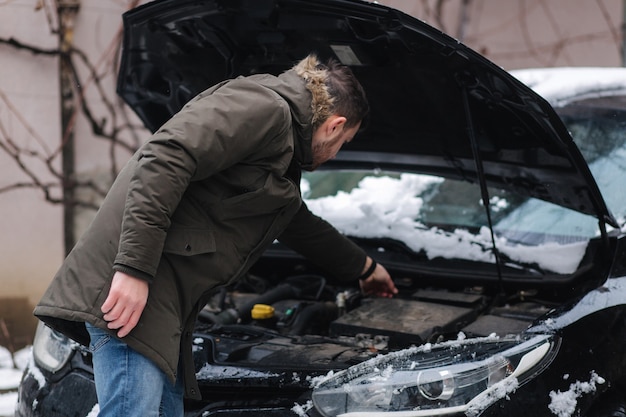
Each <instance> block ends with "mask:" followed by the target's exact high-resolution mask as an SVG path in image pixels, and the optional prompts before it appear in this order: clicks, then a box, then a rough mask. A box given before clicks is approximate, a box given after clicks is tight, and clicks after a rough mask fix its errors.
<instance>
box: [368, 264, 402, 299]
mask: <svg viewBox="0 0 626 417" xmlns="http://www.w3.org/2000/svg"><path fill="white" fill-rule="evenodd" d="M370 261H371V259H369V258H368V260H367V265H366V266H368V265H369V264H370ZM359 285H360V286H361V291H362V292H363V294H366V295H369V294H373V295H376V296H378V297H385V298H391V297H393V296H394V295H396V294H397V293H398V289H397V288H396V285H395V284H394V283H393V281H392V279H391V276H390V275H389V272H387V270H386V269H385V267H384V266H382V265H381V264H377V265H376V269H374V272H373V273H372V275H370V276H369V277H367V278H366V279H363V280H360V281H359Z"/></svg>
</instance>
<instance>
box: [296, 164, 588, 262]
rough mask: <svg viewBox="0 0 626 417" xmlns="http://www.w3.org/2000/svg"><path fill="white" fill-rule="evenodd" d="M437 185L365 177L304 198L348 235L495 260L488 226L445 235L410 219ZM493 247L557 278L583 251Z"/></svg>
mask: <svg viewBox="0 0 626 417" xmlns="http://www.w3.org/2000/svg"><path fill="white" fill-rule="evenodd" d="M440 181H443V180H442V179H441V178H436V177H431V176H426V175H416V174H406V173H405V174H402V175H401V176H400V177H399V178H392V177H389V176H380V177H365V178H364V179H363V180H361V181H360V182H359V184H358V186H357V187H355V188H353V189H352V190H350V191H349V192H345V191H339V192H338V193H337V194H335V195H332V196H326V197H320V198H315V199H306V198H305V201H306V204H307V206H308V207H309V209H310V210H311V211H312V212H313V213H315V214H317V215H318V216H320V217H322V218H324V219H325V220H327V221H328V222H330V223H331V224H332V225H334V226H335V227H336V228H337V229H338V230H340V231H341V232H342V233H344V234H347V235H350V236H354V237H363V238H392V239H396V240H399V241H402V242H404V243H405V244H406V245H407V246H408V247H409V248H411V249H412V250H413V251H415V252H420V251H423V252H424V253H425V254H426V255H427V256H428V258H429V259H433V258H437V257H440V258H447V259H464V260H471V261H481V262H494V261H495V258H494V255H493V253H492V251H491V250H490V248H491V247H492V242H491V235H490V233H489V229H488V228H487V227H483V228H482V229H481V230H480V232H479V233H478V234H472V233H470V232H468V231H467V230H463V229H457V230H455V231H454V232H448V231H443V230H441V229H438V228H435V227H431V228H428V227H426V226H425V225H424V224H422V223H420V222H419V221H418V220H416V219H415V215H416V213H419V211H420V208H421V206H422V205H423V200H422V198H420V197H419V195H420V193H422V192H423V191H424V190H426V189H427V188H428V187H429V186H431V185H433V183H436V182H440ZM308 189H310V185H309V184H308V183H307V182H306V180H303V184H302V191H303V195H305V196H306V195H307V190H308ZM496 244H497V247H498V250H499V251H500V252H501V253H503V254H505V255H506V256H508V257H509V258H510V259H512V260H514V261H518V262H523V263H528V264H532V263H536V264H537V265H538V266H539V267H540V268H542V269H544V270H549V271H552V272H556V273H560V274H567V273H572V272H574V271H576V268H577V267H578V265H579V263H580V261H581V259H582V257H583V255H584V254H585V250H586V247H587V242H586V241H583V242H576V243H570V244H559V243H554V242H550V243H544V244H541V245H537V246H523V245H517V244H511V243H510V242H508V241H507V239H505V238H502V237H499V238H497V239H496Z"/></svg>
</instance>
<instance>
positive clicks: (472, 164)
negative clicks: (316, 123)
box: [118, 0, 616, 225]
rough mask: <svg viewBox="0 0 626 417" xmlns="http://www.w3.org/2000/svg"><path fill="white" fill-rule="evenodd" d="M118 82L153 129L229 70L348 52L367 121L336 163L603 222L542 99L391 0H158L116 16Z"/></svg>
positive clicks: (265, 68)
mask: <svg viewBox="0 0 626 417" xmlns="http://www.w3.org/2000/svg"><path fill="white" fill-rule="evenodd" d="M124 25H125V34H124V49H123V54H122V63H121V68H120V73H119V79H118V93H119V94H120V95H121V96H122V97H123V98H124V100H125V101H126V102H127V103H128V104H129V105H130V106H131V107H132V108H133V109H134V110H135V111H136V113H137V114H138V115H139V117H140V118H141V119H142V120H143V122H144V123H145V125H146V126H147V127H148V128H149V129H151V130H153V131H154V130H156V129H158V127H159V126H160V125H161V124H162V123H163V122H165V121H166V120H167V119H168V118H169V117H171V116H172V115H173V114H174V113H176V112H177V111H178V110H179V109H180V108H181V107H182V106H183V105H184V104H185V103H186V102H187V101H188V100H189V99H191V98H192V97H193V96H194V95H196V94H197V93H199V92H200V91H202V90H203V89H205V88H207V87H209V86H211V85H213V84H215V83H217V82H219V81H221V80H223V79H227V78H232V77H236V76H239V75H248V74H254V73H264V72H267V73H273V74H278V73H280V72H282V71H284V70H286V69H288V68H290V67H292V66H293V65H294V64H295V63H296V62H297V61H298V60H300V59H302V58H303V57H304V56H306V55H307V54H308V53H311V52H314V53H316V54H318V56H319V57H320V58H321V59H327V58H330V57H333V58H336V59H338V60H340V61H341V62H342V63H344V64H347V65H349V66H350V67H351V68H352V70H353V71H354V73H355V74H356V76H357V77H358V78H359V80H360V81H361V83H362V84H363V86H364V88H365V90H366V92H367V94H368V97H369V100H370V104H371V120H370V123H369V125H368V128H367V129H366V130H365V131H364V132H363V133H361V134H359V136H358V138H357V140H354V141H353V142H352V143H350V144H348V145H346V146H345V147H344V150H343V151H342V152H340V155H339V158H338V160H337V161H336V162H335V163H339V162H341V163H344V164H345V163H347V164H351V165H356V166H374V167H385V166H395V167H402V168H404V169H411V170H414V171H417V172H424V173H434V174H437V175H441V176H446V177H454V178H460V179H465V180H468V181H472V182H474V181H477V182H478V181H480V182H482V183H483V184H486V185H490V186H497V187H501V188H507V189H512V190H514V191H516V192H518V193H521V194H523V195H527V196H532V197H535V198H539V199H543V200H546V201H549V202H553V203H555V204H558V205H561V206H564V207H567V208H570V209H573V210H576V211H579V212H582V213H586V214H592V215H595V216H597V217H598V218H600V219H601V220H602V221H603V222H608V223H610V224H613V225H615V224H616V222H615V221H614V219H613V216H612V215H611V214H610V213H609V211H608V209H607V207H606V205H605V203H604V201H603V199H602V197H601V195H600V193H599V191H598V188H597V185H596V184H595V182H594V180H593V178H592V177H591V174H590V172H589V169H588V167H587V165H586V163H585V161H584V159H583V158H582V156H581V154H580V153H579V151H578V149H577V148H576V146H575V145H574V143H573V141H572V139H571V136H570V135H569V133H568V132H567V130H566V128H565V127H564V125H563V123H562V122H561V120H560V119H559V117H558V116H557V115H556V113H555V112H554V110H553V109H552V107H551V106H550V105H549V104H548V103H547V102H546V101H545V100H543V99H542V98H541V97H539V96H538V95H537V94H535V93H534V92H533V91H532V90H530V89H529V88H528V87H526V86H525V85H523V84H522V83H521V82H519V81H518V80H516V79H515V78H514V77H512V76H511V75H510V74H508V73H507V72H506V71H504V70H503V69H501V68H500V67H498V66H496V65H494V64H493V63H491V62H490V61H488V60H487V59H485V58H484V57H482V56H481V55H479V54H478V53H476V52H474V51H473V50H471V49H469V48H467V47H465V46H464V45H462V44H460V43H459V42H457V41H456V40H454V39H452V38H450V37H448V36H447V35H445V34H443V33H441V32H440V31H437V30H436V29H434V28H432V27H430V26H428V25H427V24H425V23H424V22H421V21H419V20H417V19H415V18H412V17H410V16H408V15H405V14H403V13H401V12H399V11H397V10H394V9H391V8H388V7H385V6H381V5H377V4H371V3H366V2H360V1H345V0H344V1H338V0H321V1H316V2H310V1H302V0H255V1H230V0H229V1H227V0H194V1H190V0H163V1H155V2H152V3H149V4H147V5H144V6H141V7H138V8H136V9H133V10H131V11H130V12H127V13H126V14H125V15H124Z"/></svg>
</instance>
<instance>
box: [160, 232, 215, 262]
mask: <svg viewBox="0 0 626 417" xmlns="http://www.w3.org/2000/svg"><path fill="white" fill-rule="evenodd" d="M215 250H216V248H215V235H214V234H213V232H212V231H211V230H209V229H190V228H177V227H172V228H170V230H169V231H168V232H167V237H166V238H165V245H164V247H163V252H165V253H171V254H173V255H181V256H194V255H200V254H202V253H212V252H215Z"/></svg>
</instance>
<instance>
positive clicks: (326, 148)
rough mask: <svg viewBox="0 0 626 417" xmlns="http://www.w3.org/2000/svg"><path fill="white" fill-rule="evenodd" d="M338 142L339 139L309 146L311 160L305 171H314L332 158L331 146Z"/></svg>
mask: <svg viewBox="0 0 626 417" xmlns="http://www.w3.org/2000/svg"><path fill="white" fill-rule="evenodd" d="M338 140H340V139H336V140H333V141H327V142H318V143H313V144H312V145H311V153H312V156H313V160H312V162H311V165H308V166H307V167H305V169H306V170H307V171H315V170H316V169H317V168H319V166H320V165H322V164H323V163H324V162H326V161H328V160H329V159H331V158H332V157H334V156H335V154H334V150H333V146H334V145H335V144H336V143H337V141H338Z"/></svg>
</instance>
